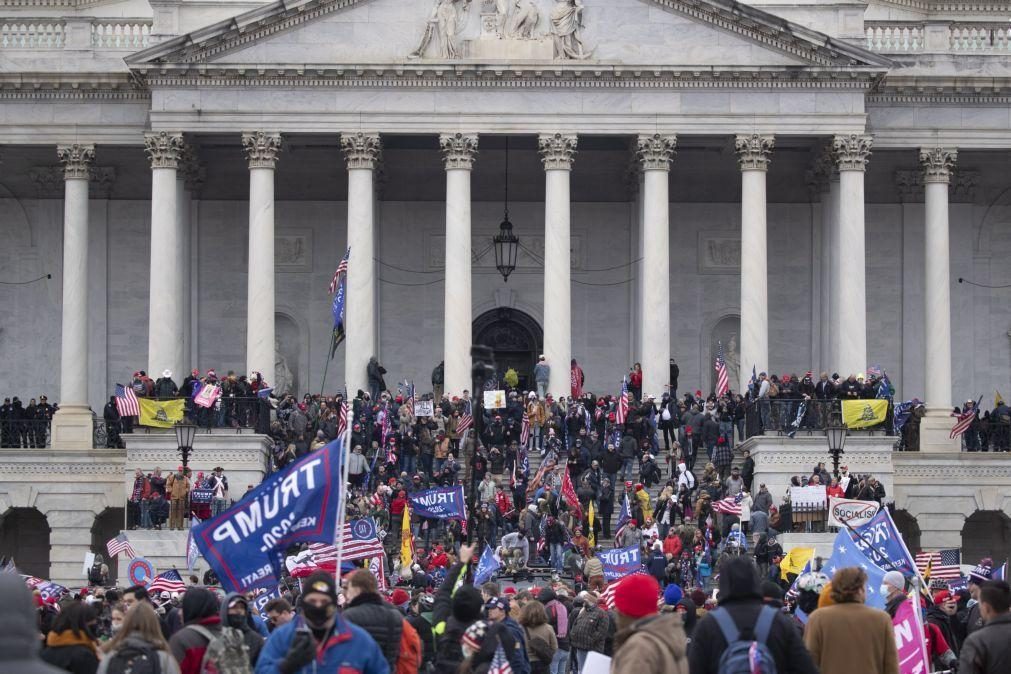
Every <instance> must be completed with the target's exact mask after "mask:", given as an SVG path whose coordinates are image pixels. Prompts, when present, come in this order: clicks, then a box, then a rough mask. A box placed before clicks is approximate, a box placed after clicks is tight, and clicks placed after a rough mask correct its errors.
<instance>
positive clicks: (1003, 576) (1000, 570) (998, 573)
mask: <svg viewBox="0 0 1011 674" xmlns="http://www.w3.org/2000/svg"><path fill="white" fill-rule="evenodd" d="M993 579H994V580H1007V562H1004V563H1003V564H1001V565H1000V566H998V567H997V568H996V569H994V570H993Z"/></svg>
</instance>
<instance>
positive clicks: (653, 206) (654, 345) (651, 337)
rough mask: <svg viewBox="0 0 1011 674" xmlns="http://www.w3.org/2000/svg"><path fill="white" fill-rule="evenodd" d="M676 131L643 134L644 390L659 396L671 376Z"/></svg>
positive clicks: (640, 140)
mask: <svg viewBox="0 0 1011 674" xmlns="http://www.w3.org/2000/svg"><path fill="white" fill-rule="evenodd" d="M676 146H677V136H674V135H662V134H653V135H641V136H639V138H638V141H637V153H638V157H639V161H640V162H642V171H643V214H642V232H643V241H644V242H645V243H644V248H643V253H642V265H641V267H640V268H641V269H642V271H643V288H642V290H643V292H642V317H643V321H642V325H643V335H642V360H641V361H640V362H641V363H642V373H643V374H642V393H643V395H644V396H646V395H654V396H656V397H657V398H659V397H660V396H661V395H663V392H664V390H665V388H664V387H665V386H666V385H667V384H669V379H670V320H671V316H670V203H669V202H670V198H669V191H670V190H669V184H668V179H669V177H670V163H671V160H672V159H673V158H674V154H675V153H674V148H675V147H676Z"/></svg>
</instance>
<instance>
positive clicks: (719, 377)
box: [713, 342, 730, 398]
mask: <svg viewBox="0 0 1011 674" xmlns="http://www.w3.org/2000/svg"><path fill="white" fill-rule="evenodd" d="M713 368H714V369H715V370H716V397H717V398H719V397H720V396H724V395H726V393H727V391H729V390H730V376H729V375H728V374H727V361H726V360H724V358H723V342H717V343H716V363H715V364H714V365H713Z"/></svg>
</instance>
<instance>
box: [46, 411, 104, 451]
mask: <svg viewBox="0 0 1011 674" xmlns="http://www.w3.org/2000/svg"><path fill="white" fill-rule="evenodd" d="M93 437H94V422H93V418H92V415H91V410H89V409H88V408H87V407H85V406H83V405H69V406H67V407H61V408H60V409H59V411H57V412H56V414H55V415H54V416H53V421H52V441H51V443H50V444H51V446H52V447H53V448H54V449H93V445H94V441H93Z"/></svg>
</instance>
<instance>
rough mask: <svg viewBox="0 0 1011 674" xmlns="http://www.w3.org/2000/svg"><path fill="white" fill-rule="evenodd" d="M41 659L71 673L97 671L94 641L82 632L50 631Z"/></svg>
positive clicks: (96, 653) (81, 673) (90, 673)
mask: <svg viewBox="0 0 1011 674" xmlns="http://www.w3.org/2000/svg"><path fill="white" fill-rule="evenodd" d="M42 659H43V660H45V661H46V662H48V663H49V664H51V665H53V666H55V667H59V668H60V669H62V670H64V671H67V672H70V673H71V674H95V672H97V671H98V652H97V650H96V646H95V643H94V642H93V641H92V640H91V639H89V638H88V636H87V635H86V634H84V633H81V634H80V635H75V634H74V632H73V631H72V630H67V631H65V632H59V633H57V632H50V633H49V634H48V636H46V647H45V649H43V651H42Z"/></svg>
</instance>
